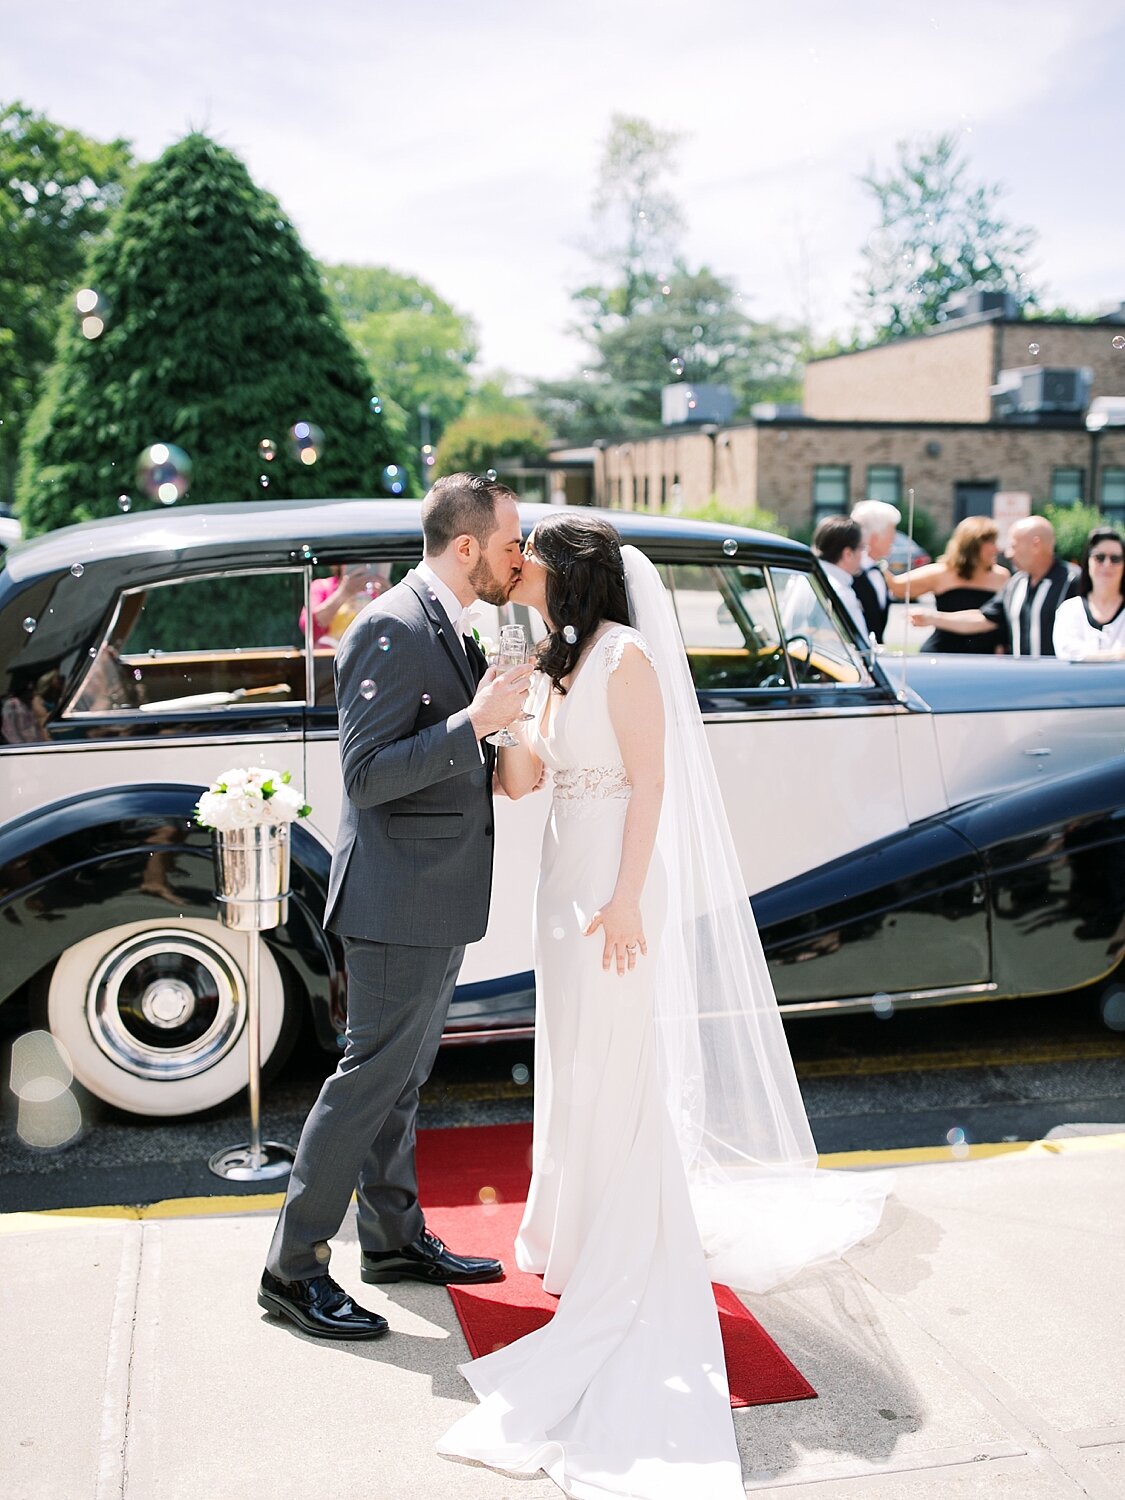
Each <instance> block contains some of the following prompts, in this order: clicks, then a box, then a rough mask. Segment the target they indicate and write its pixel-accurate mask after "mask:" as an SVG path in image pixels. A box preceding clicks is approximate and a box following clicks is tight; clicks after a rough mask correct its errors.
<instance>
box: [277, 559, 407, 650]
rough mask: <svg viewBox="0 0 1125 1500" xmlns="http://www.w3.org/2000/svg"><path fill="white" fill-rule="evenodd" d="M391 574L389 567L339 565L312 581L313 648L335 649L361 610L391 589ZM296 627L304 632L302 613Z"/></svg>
mask: <svg viewBox="0 0 1125 1500" xmlns="http://www.w3.org/2000/svg"><path fill="white" fill-rule="evenodd" d="M390 571H391V570H390V565H389V564H388V563H355V564H351V565H349V566H347V567H344V566H343V565H342V564H339V563H338V564H337V565H336V566H335V567H334V568H333V569H332V572H331V574H330V575H329V576H328V577H327V578H314V579H313V581H312V583H311V584H310V585H309V604H310V606H311V608H312V617H313V645H314V646H338V645H339V644H340V640H341V638H342V637H343V634H344V631H345V630H346V629H347V628H348V626H349V625H350V624H351V623H352V621H353V620H354V619H355V617H356V615H358V614H359V612H360V610H361V609H365V608H366V607H367V605H368V604H370V602H371V600H372V599H374V598H375V597H376V595H378V594H381V593H382V592H383V591H384V589H386V588H388V587H389V586H390ZM298 624H299V625H300V628H301V629H302V630H304V628H305V611H304V610H303V609H302V611H301V614H300V619H299V621H298Z"/></svg>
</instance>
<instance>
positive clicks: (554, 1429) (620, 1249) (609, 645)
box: [438, 625, 744, 1500]
mask: <svg viewBox="0 0 1125 1500" xmlns="http://www.w3.org/2000/svg"><path fill="white" fill-rule="evenodd" d="M630 645H633V646H635V647H636V648H637V649H640V650H642V651H644V653H645V655H646V656H649V659H650V660H651V655H650V653H649V650H648V647H647V646H646V645H645V643H644V641H643V639H642V638H641V637H640V636H639V635H638V634H637V632H636V631H634V630H632V629H630V628H629V627H627V626H621V625H613V626H611V627H610V628H609V629H608V630H607V631H606V632H605V633H604V634H603V635H602V636H601V637H600V639H598V640H597V641H596V642H595V643H594V646H593V647H592V649H591V650H590V652H589V654H588V655H587V657H586V658H585V660H584V661H583V662H582V664H581V666H580V667H579V670H578V672H577V674H576V675H575V678H574V681H573V684H572V687H571V689H570V691H569V692H568V693H567V695H566V696H565V697H559V696H558V695H557V694H556V695H554V696H553V697H551V698H550V704H549V708H550V712H549V715H548V719H547V725H546V730H545V732H544V727H543V723H542V720H543V717H544V710H545V709H546V708H547V707H548V693H549V687H550V684H549V682H548V680H547V679H546V678H542V677H541V678H538V679H536V684H537V685H536V688H535V691H534V693H533V697H532V700H531V703H530V705H529V706H530V708H531V709H532V711H533V712H534V714H535V718H534V719H533V720H532V721H530V722H529V723H528V724H527V730H526V732H527V734H528V736H529V742H530V743H531V745H532V748H533V749H534V750H535V752H536V753H537V754H538V755H539V756H540V758H541V759H542V760H543V762H544V763H545V765H546V766H547V768H548V769H549V771H550V772H551V776H552V781H553V801H552V807H551V814H550V817H549V819H548V821H547V827H546V831H545V834H544V840H543V860H542V868H541V873H540V877H539V885H538V890H537V896H536V911H535V980H536V995H537V1020H536V1039H535V1147H534V1156H533V1162H532V1165H533V1179H532V1184H531V1190H530V1193H529V1195H528V1202H527V1211H526V1213H525V1215H524V1219H523V1223H522V1225H521V1227H520V1232H519V1238H518V1240H517V1243H516V1259H517V1262H518V1264H519V1266H520V1267H521V1268H522V1269H523V1270H526V1271H533V1272H538V1273H541V1274H542V1276H543V1284H544V1287H545V1288H546V1290H547V1291H548V1292H552V1293H556V1294H559V1295H560V1301H559V1304H558V1308H557V1311H556V1312H555V1315H554V1318H553V1319H552V1321H551V1322H550V1323H549V1324H547V1326H546V1327H544V1328H542V1329H539V1330H538V1331H537V1332H535V1333H532V1334H529V1335H528V1336H527V1337H525V1338H522V1339H520V1340H519V1341H518V1342H516V1343H514V1344H510V1345H509V1346H508V1347H506V1348H504V1349H501V1350H499V1351H497V1352H496V1353H493V1354H489V1355H485V1356H484V1357H483V1358H481V1359H476V1360H473V1361H472V1362H471V1363H469V1364H466V1365H463V1366H462V1367H461V1368H462V1371H463V1373H464V1375H465V1377H466V1379H467V1380H468V1381H469V1384H470V1385H471V1386H472V1388H473V1390H474V1391H475V1392H476V1394H477V1396H478V1397H479V1398H480V1405H479V1406H478V1407H476V1408H475V1409H474V1410H473V1411H471V1412H470V1413H468V1415H466V1416H465V1417H463V1418H462V1419H461V1420H460V1421H458V1422H457V1423H456V1424H455V1426H454V1427H453V1428H452V1429H451V1430H450V1431H449V1432H448V1433H447V1434H446V1435H445V1437H444V1438H443V1439H442V1441H441V1442H440V1443H439V1445H438V1447H439V1451H441V1452H442V1453H445V1454H448V1455H451V1456H457V1457H462V1458H467V1459H474V1460H477V1461H479V1462H481V1463H485V1464H488V1465H490V1466H492V1467H494V1468H498V1469H504V1470H511V1471H515V1472H518V1473H521V1474H531V1473H535V1472H536V1471H537V1470H540V1469H542V1470H545V1471H546V1473H547V1474H549V1475H550V1477H551V1478H552V1479H553V1480H554V1481H555V1483H556V1484H557V1485H558V1486H559V1488H560V1489H561V1490H562V1491H563V1492H564V1493H565V1494H567V1495H570V1496H573V1497H575V1500H607V1497H631V1500H742V1497H743V1494H744V1490H743V1485H742V1476H741V1468H740V1465H739V1459H738V1450H737V1446H736V1443H735V1436H734V1427H733V1423H732V1420H731V1410H730V1397H729V1393H728V1389H727V1379H726V1369H725V1364H724V1359H723V1348H722V1342H721V1339H720V1334H719V1322H718V1315H717V1312H716V1308H715V1301H714V1296H713V1294H712V1290H711V1283H710V1278H709V1275H708V1270H707V1266H706V1263H705V1261H704V1255H703V1249H702V1247H701V1243H700V1238H699V1231H698V1230H697V1228H696V1221H695V1217H694V1216H693V1212H692V1205H691V1202H690V1199H689V1194H688V1185H687V1177H686V1173H685V1168H684V1164H683V1160H682V1156H681V1151H680V1148H679V1145H678V1143H677V1139H676V1135H675V1132H674V1130H673V1127H672V1122H671V1120H670V1117H669V1115H668V1110H667V1106H666V1103H665V1097H664V1091H663V1088H662V1084H661V1079H660V1074H659V1068H658V1059H657V1050H656V1036H655V1019H654V1012H653V990H654V977H655V975H656V973H657V967H658V966H659V964H660V961H661V959H660V947H661V933H662V930H663V923H664V914H665V910H666V905H667V894H668V893H667V889H666V882H665V870H664V867H663V865H662V863H661V861H660V858H659V855H658V854H656V855H654V857H653V863H652V865H651V867H650V869H649V874H648V879H647V882H646V885H645V890H644V896H643V899H642V911H643V916H644V926H645V936H646V941H647V943H648V950H649V951H648V957H647V958H645V957H641V958H640V959H639V960H638V963H637V966H636V968H635V970H634V971H633V972H632V973H629V974H626V975H625V976H624V977H619V976H618V974H617V972H616V969H611V970H610V971H609V972H608V973H607V972H606V971H604V970H603V968H602V950H603V937H602V933H601V932H600V931H599V932H597V933H596V934H595V935H593V936H592V937H584V936H583V929H584V928H585V927H586V924H587V923H588V922H589V920H590V918H591V917H592V915H593V913H594V912H595V911H596V910H597V908H598V907H599V906H600V905H602V904H603V903H604V902H606V901H607V900H608V899H609V897H610V896H611V894H612V892H613V888H614V885H615V883H616V879H617V872H618V865H619V862H620V857H621V841H622V831H623V828H624V823H625V814H626V811H627V809H628V803H629V795H630V787H629V783H628V781H627V779H626V776H625V768H624V766H623V764H622V761H621V755H620V751H619V749H618V745H617V739H616V736H615V734H614V731H613V725H612V722H611V720H610V716H609V707H608V686H609V679H610V676H611V674H612V673H613V671H614V670H615V669H616V667H617V666H618V665H619V664H620V661H621V658H622V654H623V652H624V651H625V649H626V648H627V647H628V646H630Z"/></svg>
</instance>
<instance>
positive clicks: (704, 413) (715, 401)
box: [660, 381, 737, 427]
mask: <svg viewBox="0 0 1125 1500" xmlns="http://www.w3.org/2000/svg"><path fill="white" fill-rule="evenodd" d="M736 405H737V403H736V401H735V398H734V392H733V391H732V390H731V388H730V387H729V386H727V385H689V384H688V383H687V382H686V381H681V382H680V383H679V384H678V385H666V386H665V387H664V388H663V390H662V391H661V392H660V420H661V422H662V423H663V424H664V426H665V427H682V426H685V425H687V424H689V423H690V424H691V425H692V426H698V425H699V424H700V423H701V422H713V423H715V425H716V426H719V427H722V426H723V424H724V423H726V422H729V421H730V419H731V417H733V416H734V408H735V406H736Z"/></svg>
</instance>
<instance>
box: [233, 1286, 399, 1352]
mask: <svg viewBox="0 0 1125 1500" xmlns="http://www.w3.org/2000/svg"><path fill="white" fill-rule="evenodd" d="M258 1306H259V1307H264V1308H265V1310H266V1312H268V1313H272V1314H273V1315H274V1317H276V1318H288V1319H289V1321H290V1322H291V1323H296V1325H297V1327H298V1328H299V1329H300V1330H301V1331H302V1333H308V1334H311V1335H312V1337H313V1338H314V1339H377V1338H378V1337H379V1336H380V1335H381V1334H384V1333H386V1331H387V1329H388V1328H389V1327H390V1324H389V1323H388V1322H387V1320H386V1318H381V1317H380V1316H379V1314H378V1313H373V1312H368V1311H367V1309H366V1308H365V1307H358V1306H357V1305H356V1304H355V1303H354V1302H353V1301H352V1299H351V1298H350V1297H349V1296H348V1294H347V1292H345V1291H344V1288H343V1287H342V1286H337V1284H336V1282H334V1281H333V1280H332V1278H331V1276H329V1275H328V1274H327V1273H325V1274H324V1275H323V1276H313V1277H312V1278H311V1279H310V1280H308V1281H282V1280H281V1279H280V1277H277V1276H271V1275H270V1273H269V1272H268V1271H263V1272H262V1284H261V1286H260V1287H259V1288H258Z"/></svg>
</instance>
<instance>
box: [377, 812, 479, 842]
mask: <svg viewBox="0 0 1125 1500" xmlns="http://www.w3.org/2000/svg"><path fill="white" fill-rule="evenodd" d="M461 826H462V816H461V814H460V813H392V814H391V815H390V817H389V818H388V819H387V837H388V838H392V839H455V838H457V837H458V835H459V834H460V832H461Z"/></svg>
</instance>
